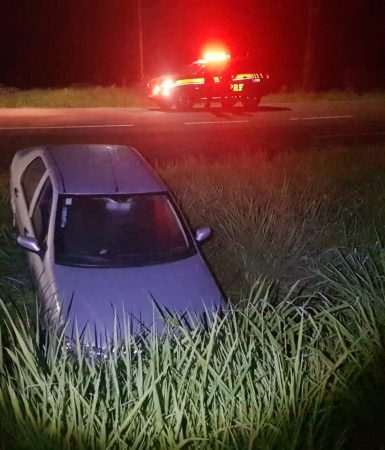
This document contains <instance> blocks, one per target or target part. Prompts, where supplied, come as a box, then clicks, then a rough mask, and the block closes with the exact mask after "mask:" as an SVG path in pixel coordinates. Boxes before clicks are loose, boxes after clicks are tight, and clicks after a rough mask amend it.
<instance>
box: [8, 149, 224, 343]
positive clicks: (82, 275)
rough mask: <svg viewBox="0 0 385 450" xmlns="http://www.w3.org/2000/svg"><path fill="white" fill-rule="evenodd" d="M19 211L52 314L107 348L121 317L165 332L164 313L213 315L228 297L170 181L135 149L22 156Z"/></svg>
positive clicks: (16, 191) (14, 189) (15, 191)
mask: <svg viewBox="0 0 385 450" xmlns="http://www.w3.org/2000/svg"><path fill="white" fill-rule="evenodd" d="M10 189H11V205H12V211H13V216H14V223H15V225H16V227H17V228H18V231H19V237H18V243H19V244H20V245H21V246H22V247H23V248H24V249H26V250H27V255H28V262H29V265H30V267H31V269H32V272H33V274H34V277H35V279H36V281H37V284H38V288H39V291H40V296H41V298H42V301H43V305H44V310H45V319H44V323H45V326H46V327H50V326H53V324H54V323H57V321H58V320H59V318H60V317H61V318H62V317H63V315H64V314H67V310H68V309H69V316H68V322H70V323H72V325H73V324H74V323H76V327H77V329H78V330H86V329H90V328H92V333H94V330H97V333H95V340H99V344H98V345H100V342H102V343H103V344H102V345H105V343H106V340H108V339H109V337H110V336H111V333H112V330H113V328H114V322H115V321H116V317H118V318H119V317H120V318H122V317H123V316H125V317H126V316H128V317H129V318H130V320H131V322H132V323H133V324H134V325H133V326H134V329H138V328H139V327H143V326H144V327H151V326H152V325H153V324H154V323H153V322H154V321H155V325H156V326H158V323H160V321H161V318H160V315H159V311H157V308H156V307H155V306H154V305H155V304H156V305H159V307H160V308H165V309H166V310H168V311H171V312H176V313H180V314H183V313H184V312H185V311H191V312H194V313H196V314H203V313H204V312H205V311H206V309H210V308H217V307H220V306H221V305H223V296H222V294H221V291H220V289H219V287H218V285H217V284H216V282H215V280H214V278H213V276H212V274H211V272H210V270H209V268H208V267H207V265H206V263H205V260H204V258H203V257H202V255H201V252H200V250H199V247H198V245H197V243H199V242H202V241H204V240H205V239H207V238H208V237H209V235H210V233H211V230H210V229H209V228H201V229H199V230H197V231H196V233H195V236H193V235H192V233H191V231H190V229H189V228H188V226H187V224H186V221H185V220H184V218H183V216H182V215H181V213H180V211H179V210H178V208H177V206H176V205H175V202H174V200H173V198H172V196H171V195H170V193H169V191H168V190H167V188H166V186H165V185H164V184H163V182H162V181H161V180H160V179H159V178H158V177H157V176H156V175H155V173H154V172H153V171H152V170H151V168H150V167H149V166H148V165H147V163H146V162H145V161H144V159H143V158H142V157H141V156H140V155H139V154H138V153H137V152H136V151H135V150H134V149H132V148H128V147H123V146H106V145H68V146H52V147H35V148H28V149H25V150H20V151H19V152H17V153H16V154H15V156H14V159H13V161H12V165H11V186H10Z"/></svg>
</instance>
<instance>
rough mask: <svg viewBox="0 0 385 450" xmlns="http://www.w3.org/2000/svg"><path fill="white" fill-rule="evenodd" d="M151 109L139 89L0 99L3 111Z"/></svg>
mask: <svg viewBox="0 0 385 450" xmlns="http://www.w3.org/2000/svg"><path fill="white" fill-rule="evenodd" d="M148 105H149V103H148V101H147V99H146V97H145V95H144V90H143V89H142V88H140V87H138V86H133V87H116V86H110V87H101V86H95V87H83V88H76V87H66V88H60V89H59V88H58V89H31V90H28V91H15V92H11V93H5V94H2V95H0V108H97V107H143V106H148Z"/></svg>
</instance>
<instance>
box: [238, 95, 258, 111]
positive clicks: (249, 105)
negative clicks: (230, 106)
mask: <svg viewBox="0 0 385 450" xmlns="http://www.w3.org/2000/svg"><path fill="white" fill-rule="evenodd" d="M260 101H261V97H245V98H243V99H242V104H243V106H244V107H245V108H246V109H253V108H256V107H257V106H258V105H259V102H260Z"/></svg>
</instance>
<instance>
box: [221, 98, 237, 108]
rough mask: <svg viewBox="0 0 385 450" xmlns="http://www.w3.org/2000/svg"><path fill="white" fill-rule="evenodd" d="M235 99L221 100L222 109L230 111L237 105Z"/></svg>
mask: <svg viewBox="0 0 385 450" xmlns="http://www.w3.org/2000/svg"><path fill="white" fill-rule="evenodd" d="M237 101H238V100H237V99H236V98H223V99H222V100H221V104H222V108H224V109H230V108H232V107H233V106H234V105H235V104H236V103H237Z"/></svg>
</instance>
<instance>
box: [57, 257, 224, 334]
mask: <svg viewBox="0 0 385 450" xmlns="http://www.w3.org/2000/svg"><path fill="white" fill-rule="evenodd" d="M54 278H55V285H56V291H57V294H58V296H59V299H60V300H61V305H62V314H63V315H64V316H66V317H67V316H68V319H69V325H70V324H71V322H72V323H74V322H75V321H76V325H77V327H78V329H79V330H82V329H83V328H84V327H87V326H88V327H89V329H90V330H91V333H92V334H94V330H95V329H96V330H97V335H98V336H99V339H101V340H104V341H105V338H106V336H111V335H112V333H113V329H114V322H115V320H116V319H115V317H118V318H119V321H120V323H122V318H123V316H126V317H127V316H128V317H130V318H131V319H132V324H133V330H137V329H138V328H139V327H140V324H143V325H145V326H146V327H151V326H152V324H153V323H154V318H155V325H156V327H157V328H159V327H160V326H161V325H160V324H161V323H163V321H162V320H161V315H160V312H159V310H158V308H157V306H156V304H157V305H159V307H160V308H165V309H167V310H169V311H170V312H178V313H184V312H186V311H191V312H197V313H198V314H200V313H203V312H204V311H205V310H206V309H211V308H217V307H218V306H222V304H223V297H222V294H221V292H220V289H219V288H218V286H217V284H216V283H215V281H214V279H213V276H212V274H211V273H210V271H209V269H208V268H207V266H206V265H205V263H204V262H203V260H202V258H201V257H200V255H199V254H197V255H194V256H192V257H189V258H186V259H183V260H179V261H177V262H172V263H167V264H159V265H153V266H145V267H129V268H111V269H105V268H79V267H71V266H61V265H55V266H54ZM68 309H69V312H68ZM67 312H68V313H67Z"/></svg>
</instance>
